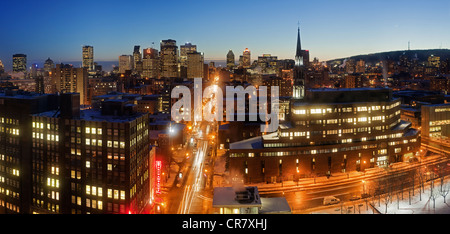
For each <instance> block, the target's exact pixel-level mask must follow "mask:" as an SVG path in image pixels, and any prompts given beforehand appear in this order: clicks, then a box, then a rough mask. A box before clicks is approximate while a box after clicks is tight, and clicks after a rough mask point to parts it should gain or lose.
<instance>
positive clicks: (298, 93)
mask: <svg viewBox="0 0 450 234" xmlns="http://www.w3.org/2000/svg"><path fill="white" fill-rule="evenodd" d="M292 96H293V98H295V99H302V98H303V97H304V96H305V64H304V58H303V52H302V45H301V40H300V27H298V35H297V50H296V53H295V66H294V86H293V92H292Z"/></svg>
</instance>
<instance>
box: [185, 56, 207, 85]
mask: <svg viewBox="0 0 450 234" xmlns="http://www.w3.org/2000/svg"><path fill="white" fill-rule="evenodd" d="M186 64H187V78H188V79H194V78H203V75H204V74H203V68H204V58H203V54H202V53H199V52H191V53H188V54H187V61H186Z"/></svg>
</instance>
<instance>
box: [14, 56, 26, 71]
mask: <svg viewBox="0 0 450 234" xmlns="http://www.w3.org/2000/svg"><path fill="white" fill-rule="evenodd" d="M13 72H24V73H25V72H27V56H26V55H25V54H15V55H13Z"/></svg>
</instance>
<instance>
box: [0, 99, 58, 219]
mask: <svg viewBox="0 0 450 234" xmlns="http://www.w3.org/2000/svg"><path fill="white" fill-rule="evenodd" d="M55 109H57V97H56V95H38V94H35V93H28V92H23V91H9V90H8V91H5V92H4V93H0V191H1V192H0V213H2V214H19V213H20V214H27V213H30V211H31V204H30V201H31V199H32V198H31V197H32V186H31V178H32V174H31V167H32V164H33V163H34V162H33V161H32V159H31V154H32V151H31V147H32V138H31V136H32V129H31V122H32V118H31V115H32V114H36V113H40V112H45V111H49V110H55ZM42 166H44V165H42Z"/></svg>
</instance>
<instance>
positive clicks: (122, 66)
mask: <svg viewBox="0 0 450 234" xmlns="http://www.w3.org/2000/svg"><path fill="white" fill-rule="evenodd" d="M133 60H134V59H133V56H131V55H121V56H119V73H125V71H128V70H133Z"/></svg>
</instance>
